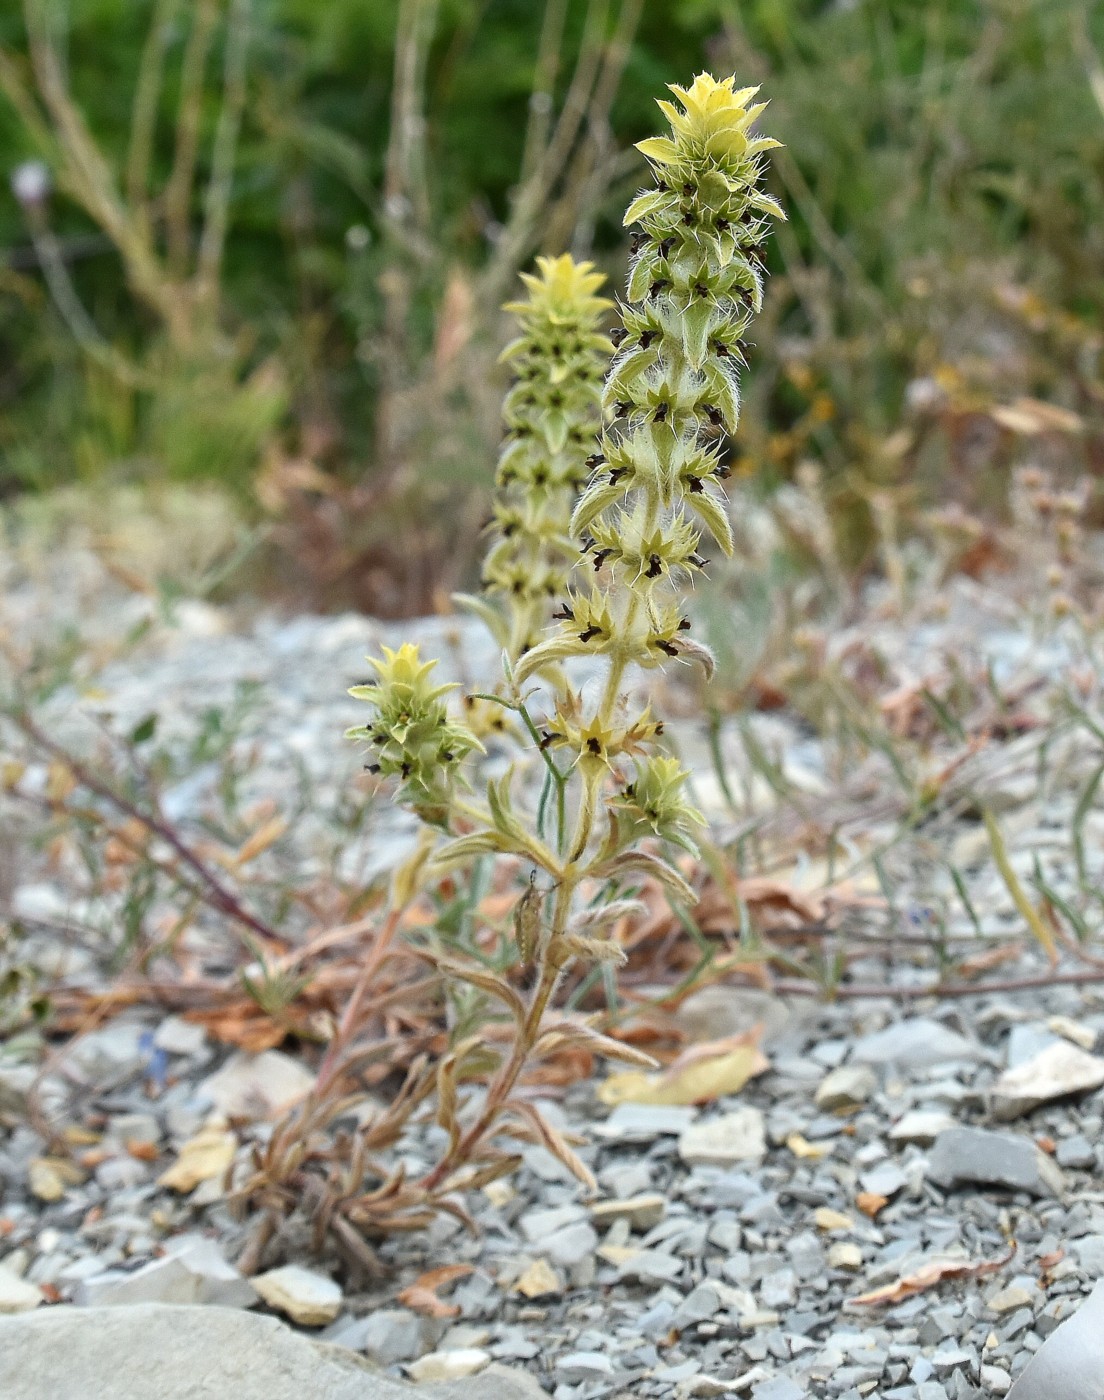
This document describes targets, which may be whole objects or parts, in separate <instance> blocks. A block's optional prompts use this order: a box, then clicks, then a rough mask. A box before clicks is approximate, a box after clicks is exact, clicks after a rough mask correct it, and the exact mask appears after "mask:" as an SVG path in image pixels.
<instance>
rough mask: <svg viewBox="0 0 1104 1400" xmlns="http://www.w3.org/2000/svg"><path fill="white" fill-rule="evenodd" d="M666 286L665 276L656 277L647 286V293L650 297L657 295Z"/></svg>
mask: <svg viewBox="0 0 1104 1400" xmlns="http://www.w3.org/2000/svg"><path fill="white" fill-rule="evenodd" d="M666 286H667V279H666V278H665V277H657V278H656V280H655V281H654V282H653V283H652V285H651V286H650V287H649V288H648V295H649V296H650V297H657V296H659V294H660V292H662V291H663V290H664V289H665V288H666Z"/></svg>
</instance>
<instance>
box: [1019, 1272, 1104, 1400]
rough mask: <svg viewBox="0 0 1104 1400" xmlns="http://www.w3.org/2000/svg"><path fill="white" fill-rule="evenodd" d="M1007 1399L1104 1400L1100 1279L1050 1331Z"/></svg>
mask: <svg viewBox="0 0 1104 1400" xmlns="http://www.w3.org/2000/svg"><path fill="white" fill-rule="evenodd" d="M1008 1400H1104V1283H1098V1284H1097V1285H1096V1287H1095V1288H1094V1289H1093V1291H1092V1293H1090V1295H1089V1296H1088V1298H1086V1300H1085V1301H1084V1302H1083V1303H1082V1304H1081V1306H1080V1307H1079V1308H1078V1310H1077V1311H1076V1312H1075V1313H1074V1315H1073V1316H1072V1317H1071V1318H1070V1319H1069V1320H1068V1321H1067V1322H1063V1323H1062V1325H1061V1327H1059V1328H1058V1330H1057V1331H1055V1332H1052V1333H1051V1334H1050V1336H1049V1337H1048V1338H1047V1339H1046V1341H1045V1342H1044V1343H1043V1345H1042V1346H1041V1347H1040V1348H1039V1350H1038V1351H1037V1352H1036V1354H1035V1355H1034V1356H1033V1357H1032V1358H1031V1360H1030V1361H1029V1362H1028V1363H1027V1367H1026V1368H1025V1370H1024V1373H1023V1375H1022V1376H1020V1378H1019V1380H1018V1381H1017V1382H1016V1384H1015V1385H1014V1386H1013V1387H1012V1389H1011V1390H1010V1391H1009V1392H1008Z"/></svg>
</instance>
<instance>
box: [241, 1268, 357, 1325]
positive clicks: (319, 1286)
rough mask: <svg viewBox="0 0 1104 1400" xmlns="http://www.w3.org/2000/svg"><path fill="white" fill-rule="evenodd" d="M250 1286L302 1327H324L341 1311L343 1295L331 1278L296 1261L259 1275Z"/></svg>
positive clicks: (264, 1299)
mask: <svg viewBox="0 0 1104 1400" xmlns="http://www.w3.org/2000/svg"><path fill="white" fill-rule="evenodd" d="M253 1287H254V1288H255V1289H256V1290H257V1292H258V1293H259V1294H260V1295H261V1299H262V1301H263V1302H265V1303H267V1304H268V1306H269V1307H270V1308H275V1309H276V1310H277V1311H278V1312H282V1313H283V1314H284V1315H285V1316H286V1317H290V1318H291V1320H292V1322H298V1323H301V1324H302V1325H303V1326H304V1327H324V1326H325V1325H326V1323H328V1322H333V1320H334V1318H335V1317H337V1315H338V1313H339V1312H340V1311H341V1304H342V1301H343V1294H342V1292H341V1289H340V1288H339V1287H338V1285H337V1284H336V1283H334V1281H333V1279H331V1278H327V1277H326V1276H325V1274H316V1273H315V1272H314V1271H313V1270H312V1269H304V1268H303V1267H302V1266H301V1265H299V1264H285V1265H284V1266H283V1267H282V1268H279V1269H270V1270H269V1272H268V1273H267V1274H259V1275H258V1276H257V1277H256V1278H255V1279H254V1280H253Z"/></svg>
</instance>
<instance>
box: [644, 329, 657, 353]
mask: <svg viewBox="0 0 1104 1400" xmlns="http://www.w3.org/2000/svg"><path fill="white" fill-rule="evenodd" d="M657 334H658V332H657V331H641V332H640V348H641V350H647V348H648V346H649V345H651V343H652V341H653V340H655V338H656V335H657Z"/></svg>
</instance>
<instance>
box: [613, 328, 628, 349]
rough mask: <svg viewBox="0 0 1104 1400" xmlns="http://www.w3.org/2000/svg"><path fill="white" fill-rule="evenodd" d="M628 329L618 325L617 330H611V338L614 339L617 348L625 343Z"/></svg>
mask: <svg viewBox="0 0 1104 1400" xmlns="http://www.w3.org/2000/svg"><path fill="white" fill-rule="evenodd" d="M627 335H628V331H627V330H626V329H625V328H624V326H618V327H617V329H616V330H612V331H610V340H612V341H613V348H614V349H615V350H616V349H618V348H619V347H620V346H622V345H623V344H624V343H625V337H626V336H627Z"/></svg>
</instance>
